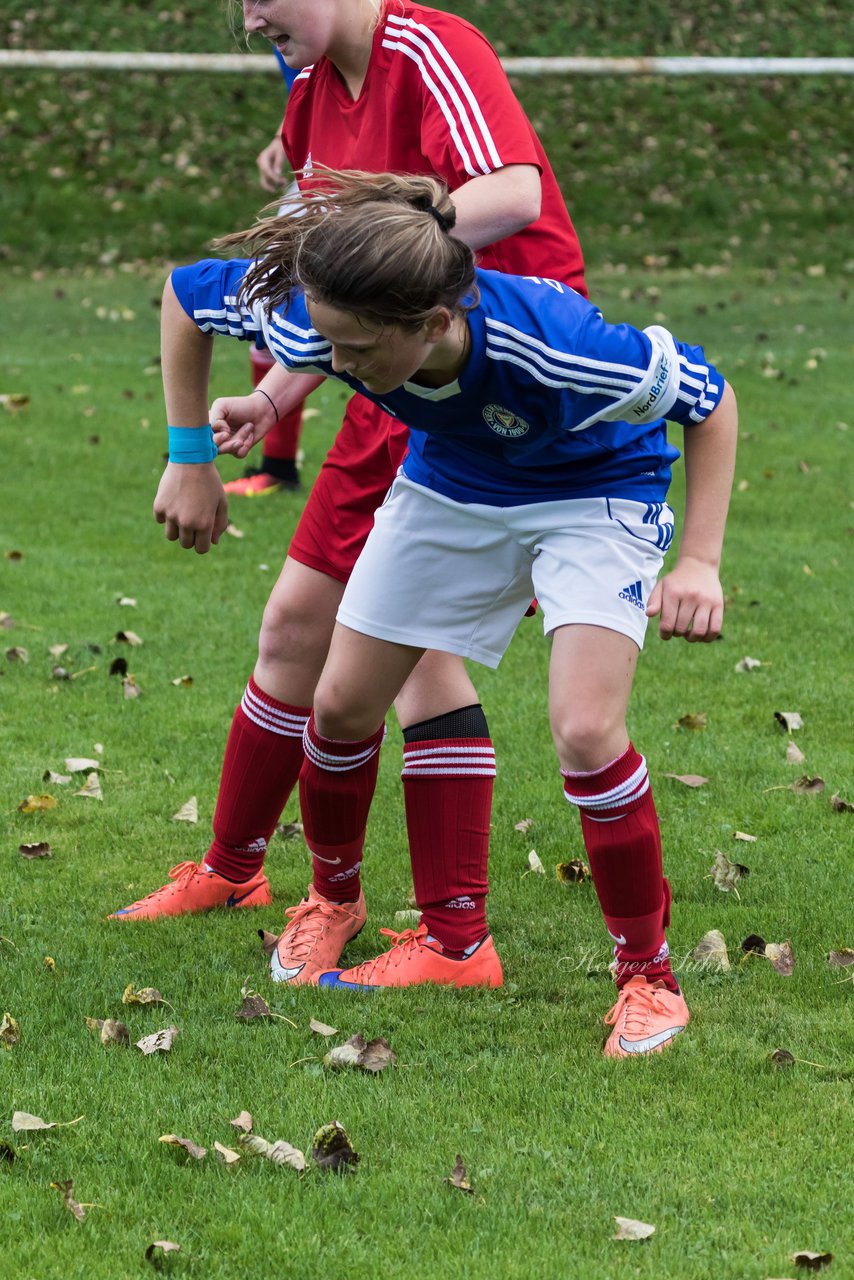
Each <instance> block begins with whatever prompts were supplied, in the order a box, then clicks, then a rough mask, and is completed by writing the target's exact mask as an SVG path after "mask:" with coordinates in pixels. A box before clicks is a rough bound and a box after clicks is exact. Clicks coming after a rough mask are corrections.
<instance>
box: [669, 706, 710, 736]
mask: <svg viewBox="0 0 854 1280" xmlns="http://www.w3.org/2000/svg"><path fill="white" fill-rule="evenodd" d="M708 723H709V718H708V716H707V715H706V712H705V711H689V712H688V714H687V715H684V716H680V717H679V719H678V720H677V721H676V723H675V725H674V726H673V728H674V729H689V730H691V731H692V732H694V733H696V732H697V731H698V730H700V729H705V728H706V726H707V725H708Z"/></svg>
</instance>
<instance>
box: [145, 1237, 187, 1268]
mask: <svg viewBox="0 0 854 1280" xmlns="http://www.w3.org/2000/svg"><path fill="white" fill-rule="evenodd" d="M180 1252H181V1246H180V1245H179V1244H176V1243H175V1241H174V1240H152V1242H151V1244H150V1245H148V1247H147V1248H146V1250H145V1261H146V1262H153V1263H154V1265H155V1266H158V1265H159V1262H160V1254H161V1253H163V1254H166V1253H180Z"/></svg>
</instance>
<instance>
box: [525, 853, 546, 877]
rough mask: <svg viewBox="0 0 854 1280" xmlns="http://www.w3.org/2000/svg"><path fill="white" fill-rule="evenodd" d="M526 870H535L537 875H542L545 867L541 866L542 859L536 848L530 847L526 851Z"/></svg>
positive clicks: (544, 872)
mask: <svg viewBox="0 0 854 1280" xmlns="http://www.w3.org/2000/svg"><path fill="white" fill-rule="evenodd" d="M528 870H529V871H533V872H535V873H536V874H537V875H538V876H544V875H545V874H546V869H545V867H544V866H543V863H542V859H541V858H540V855H539V854H538V853H537V851H536V849H531V850H530V852H529V853H528Z"/></svg>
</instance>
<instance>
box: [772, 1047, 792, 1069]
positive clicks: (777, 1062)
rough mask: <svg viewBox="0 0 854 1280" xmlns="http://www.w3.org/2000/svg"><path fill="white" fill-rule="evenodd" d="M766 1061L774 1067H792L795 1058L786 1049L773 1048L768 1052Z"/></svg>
mask: <svg viewBox="0 0 854 1280" xmlns="http://www.w3.org/2000/svg"><path fill="white" fill-rule="evenodd" d="M768 1061H769V1062H771V1063H773V1064H774V1066H775V1067H793V1066H794V1065H795V1062H796V1061H797V1059H796V1058H795V1055H794V1054H793V1053H789V1050H788V1049H774V1050H772V1052H771V1053H769V1054H768Z"/></svg>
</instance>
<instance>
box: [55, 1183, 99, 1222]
mask: <svg viewBox="0 0 854 1280" xmlns="http://www.w3.org/2000/svg"><path fill="white" fill-rule="evenodd" d="M50 1185H51V1187H52V1188H53V1190H54V1191H58V1192H59V1194H60V1195H61V1196H62V1203H63V1204H64V1205H65V1207H66V1209H67V1210H68V1212H69V1213H73V1214H74V1216H75V1218H76V1219H77V1221H78V1222H83V1221H84V1220H85V1218H86V1210H87V1209H94V1208H95V1206H94V1205H91V1204H87V1205H82V1204H79V1203H78V1202H77V1201H76V1200H75V1199H74V1196H73V1195H72V1192H73V1191H74V1182H73V1180H72V1179H71V1178H67V1179H66V1180H65V1182H52V1183H51V1184H50Z"/></svg>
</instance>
